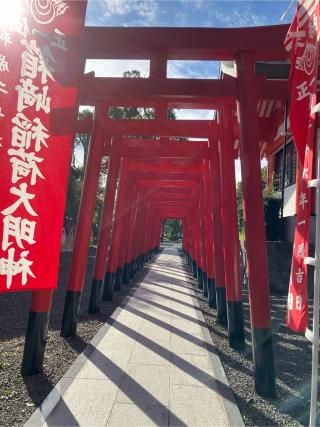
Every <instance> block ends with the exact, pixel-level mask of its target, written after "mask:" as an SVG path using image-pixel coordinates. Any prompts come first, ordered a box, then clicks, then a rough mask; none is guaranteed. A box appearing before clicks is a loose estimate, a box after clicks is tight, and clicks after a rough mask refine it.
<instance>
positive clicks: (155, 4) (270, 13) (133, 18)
mask: <svg viewBox="0 0 320 427" xmlns="http://www.w3.org/2000/svg"><path fill="white" fill-rule="evenodd" d="M295 3H296V2H295V1H293V2H292V1H291V0H272V1H262V0H255V1H240V0H239V1H232V0H220V1H219V0H88V8H87V16H86V25H88V26H114V27H119V26H120V27H144V26H146V27H207V28H212V27H222V28H228V27H252V26H260V25H277V24H281V23H290V22H291V20H292V17H293V14H294V10H295ZM290 4H291V7H290ZM288 8H289V10H288ZM286 11H287V13H286V15H285V17H284V18H283V19H282V20H281V17H282V15H283V14H284V13H285V12H286ZM133 69H136V70H139V71H140V72H141V76H143V77H148V71H149V63H148V61H132V60H126V61H119V60H118V61H111V60H110V61H98V60H91V61H87V64H86V71H87V72H89V71H95V73H96V76H97V77H121V76H122V74H123V72H124V71H126V70H133ZM218 75H219V63H218V62H215V61H169V62H168V68H167V77H170V78H206V79H210V78H211V79H212V78H218ZM176 115H177V119H190V120H192V119H198V120H201V119H203V120H210V119H212V118H213V111H210V110H176ZM236 177H237V180H240V179H241V176H240V167H239V163H237V164H236Z"/></svg>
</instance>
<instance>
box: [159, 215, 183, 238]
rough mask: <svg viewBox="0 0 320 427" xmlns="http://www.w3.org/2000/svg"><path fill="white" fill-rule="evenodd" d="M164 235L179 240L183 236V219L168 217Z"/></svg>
mask: <svg viewBox="0 0 320 427" xmlns="http://www.w3.org/2000/svg"><path fill="white" fill-rule="evenodd" d="M163 234H164V237H165V238H166V239H167V240H178V239H180V238H181V221H180V220H178V219H167V220H166V222H165V225H164V233H163Z"/></svg>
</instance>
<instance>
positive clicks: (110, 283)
mask: <svg viewBox="0 0 320 427" xmlns="http://www.w3.org/2000/svg"><path fill="white" fill-rule="evenodd" d="M115 279H116V273H110V272H109V271H107V272H106V274H105V276H104V282H103V297H102V299H103V301H112V298H113V290H114V282H115Z"/></svg>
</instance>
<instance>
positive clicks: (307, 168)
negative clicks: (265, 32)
mask: <svg viewBox="0 0 320 427" xmlns="http://www.w3.org/2000/svg"><path fill="white" fill-rule="evenodd" d="M319 26H320V15H319V1H318V0H300V1H299V3H298V5H297V10H296V14H295V17H294V20H293V22H292V24H291V26H290V29H289V32H288V35H287V38H286V41H285V46H286V48H287V49H288V50H290V59H291V71H290V79H289V84H290V91H291V108H290V124H291V129H292V132H293V137H294V141H295V144H296V147H297V152H298V155H299V158H300V161H301V164H303V170H302V176H298V177H297V180H299V182H298V183H299V185H298V186H297V188H298V190H297V191H298V195H297V200H298V203H297V217H296V221H297V222H296V229H295V236H294V245H293V256H292V264H291V274H290V284H289V293H288V307H287V316H286V324H287V326H288V327H289V328H290V329H292V330H293V331H295V332H305V329H306V328H307V327H308V280H307V265H306V264H305V263H304V260H305V258H306V257H307V256H308V240H309V225H310V205H311V201H310V196H311V195H310V189H308V188H307V183H308V181H309V180H310V179H312V165H313V149H314V140H315V114H314V107H315V106H316V102H317V99H316V93H317V79H318V55H319Z"/></svg>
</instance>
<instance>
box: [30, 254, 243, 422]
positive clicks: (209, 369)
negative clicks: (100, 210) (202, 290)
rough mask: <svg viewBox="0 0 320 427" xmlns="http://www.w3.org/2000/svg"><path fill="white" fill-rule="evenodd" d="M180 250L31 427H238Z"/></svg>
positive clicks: (159, 266)
mask: <svg viewBox="0 0 320 427" xmlns="http://www.w3.org/2000/svg"><path fill="white" fill-rule="evenodd" d="M191 280H192V278H191V277H190V275H189V274H188V273H186V272H185V271H184V269H183V260H182V258H181V257H180V256H179V254H178V249H177V247H172V248H165V249H164V251H163V252H162V253H161V254H160V255H159V256H158V257H157V258H156V259H155V261H154V263H153V264H152V266H151V268H150V270H149V272H148V273H147V275H146V276H145V277H144V279H143V281H142V282H141V283H140V284H139V285H138V287H137V289H136V290H135V291H134V293H133V294H132V295H131V296H130V297H128V299H127V301H126V303H125V305H124V306H123V307H122V308H120V307H119V308H118V309H117V310H116V311H115V312H114V314H113V315H112V318H111V319H110V321H109V322H108V323H107V324H105V325H104V326H103V327H102V328H101V329H100V331H99V332H98V333H97V335H96V336H95V338H94V339H93V341H92V342H91V343H90V344H89V346H88V347H87V349H86V350H85V351H84V353H82V354H81V355H80V356H79V357H78V359H77V360H76V361H75V363H74V364H73V365H72V366H71V368H70V369H69V371H68V372H67V373H66V374H65V376H64V377H63V378H62V379H61V381H60V382H59V383H58V384H57V386H56V387H55V389H54V390H53V391H52V392H51V393H50V394H49V396H48V398H47V399H46V400H45V402H44V403H43V405H42V406H41V407H40V408H39V409H38V410H37V411H36V412H35V413H34V414H33V416H32V417H31V418H30V419H29V421H28V422H27V425H28V427H29V426H40V425H47V426H77V425H80V426H138V425H139V426H149V425H158V426H168V425H170V426H186V425H187V426H210V425H215V426H221V427H223V426H230V425H232V426H242V425H243V422H242V419H241V416H240V413H239V410H238V408H237V406H236V404H235V402H234V398H233V395H232V392H231V390H230V387H229V384H228V382H227V379H226V377H225V374H224V371H223V369H222V366H221V363H220V360H219V358H218V356H217V354H216V352H215V347H214V344H213V342H212V340H211V337H210V334H209V331H208V330H207V327H206V324H205V322H204V319H203V316H202V313H201V311H200V309H199V307H198V304H197V302H196V300H195V298H194V292H193V290H192V286H191V285H190V281H191Z"/></svg>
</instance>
